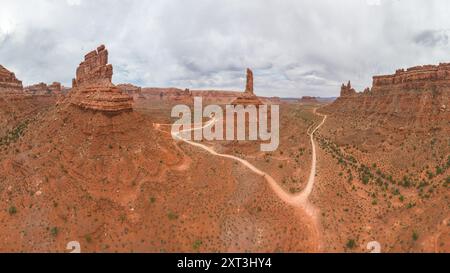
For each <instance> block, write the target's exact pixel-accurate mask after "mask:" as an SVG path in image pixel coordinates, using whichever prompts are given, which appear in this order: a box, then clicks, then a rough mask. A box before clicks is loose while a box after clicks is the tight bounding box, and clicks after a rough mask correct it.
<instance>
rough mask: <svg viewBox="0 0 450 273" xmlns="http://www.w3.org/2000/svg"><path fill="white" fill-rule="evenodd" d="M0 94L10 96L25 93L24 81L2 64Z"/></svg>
mask: <svg viewBox="0 0 450 273" xmlns="http://www.w3.org/2000/svg"><path fill="white" fill-rule="evenodd" d="M0 95H1V96H2V97H5V96H8V97H10V98H13V97H17V96H21V95H23V86H22V81H20V80H18V79H17V78H16V75H15V74H14V73H13V72H11V71H9V70H8V69H6V68H5V67H3V66H2V65H0Z"/></svg>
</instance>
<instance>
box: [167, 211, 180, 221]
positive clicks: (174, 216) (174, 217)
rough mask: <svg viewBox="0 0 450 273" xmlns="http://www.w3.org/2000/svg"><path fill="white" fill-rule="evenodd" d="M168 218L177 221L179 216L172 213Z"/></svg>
mask: <svg viewBox="0 0 450 273" xmlns="http://www.w3.org/2000/svg"><path fill="white" fill-rule="evenodd" d="M167 217H168V218H169V220H176V219H178V215H177V214H176V213H174V212H172V211H171V212H169V213H168V214H167Z"/></svg>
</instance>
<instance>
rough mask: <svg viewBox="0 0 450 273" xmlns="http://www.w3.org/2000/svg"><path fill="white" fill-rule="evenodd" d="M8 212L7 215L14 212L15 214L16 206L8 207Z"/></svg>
mask: <svg viewBox="0 0 450 273" xmlns="http://www.w3.org/2000/svg"><path fill="white" fill-rule="evenodd" d="M8 213H9V215H14V214H16V213H17V208H16V207H14V206H11V207H9V209H8Z"/></svg>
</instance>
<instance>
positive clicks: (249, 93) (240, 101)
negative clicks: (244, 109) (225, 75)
mask: <svg viewBox="0 0 450 273" xmlns="http://www.w3.org/2000/svg"><path fill="white" fill-rule="evenodd" d="M231 104H232V105H244V106H248V105H255V106H257V107H258V106H259V105H262V104H263V103H262V102H261V101H260V100H259V99H258V97H257V96H255V93H254V91H253V71H252V70H250V68H247V82H246V85H245V92H244V93H243V94H242V95H240V96H239V97H237V98H236V99H235V100H234V101H233V102H232V103H231Z"/></svg>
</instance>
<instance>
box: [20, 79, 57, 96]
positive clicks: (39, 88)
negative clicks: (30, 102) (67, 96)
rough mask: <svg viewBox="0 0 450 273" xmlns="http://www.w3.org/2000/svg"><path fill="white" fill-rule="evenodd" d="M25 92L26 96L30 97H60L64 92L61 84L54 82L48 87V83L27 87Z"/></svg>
mask: <svg viewBox="0 0 450 273" xmlns="http://www.w3.org/2000/svg"><path fill="white" fill-rule="evenodd" d="M24 91H25V93H26V94H29V95H38V96H42V95H60V94H61V91H62V86H61V83H59V82H53V83H52V84H50V85H47V84H46V83H43V82H41V83H38V84H33V85H30V86H27V87H25V88H24Z"/></svg>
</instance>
